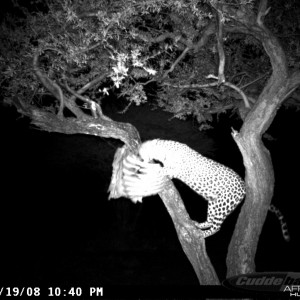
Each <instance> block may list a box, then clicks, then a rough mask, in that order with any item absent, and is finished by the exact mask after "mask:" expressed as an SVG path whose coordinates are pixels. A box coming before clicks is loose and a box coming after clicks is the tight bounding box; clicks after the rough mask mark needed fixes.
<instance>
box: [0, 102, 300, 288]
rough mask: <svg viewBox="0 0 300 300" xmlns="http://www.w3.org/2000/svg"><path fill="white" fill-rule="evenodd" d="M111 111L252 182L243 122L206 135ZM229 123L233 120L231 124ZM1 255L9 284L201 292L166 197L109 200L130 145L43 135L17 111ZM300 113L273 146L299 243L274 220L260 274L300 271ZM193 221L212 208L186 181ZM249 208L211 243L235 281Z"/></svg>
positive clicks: (5, 138) (290, 117)
mask: <svg viewBox="0 0 300 300" xmlns="http://www.w3.org/2000/svg"><path fill="white" fill-rule="evenodd" d="M116 111H117V109H116V108H115V107H112V106H108V107H106V113H107V114H108V115H110V116H111V117H113V118H114V119H115V120H119V121H127V122H131V123H132V124H133V125H135V126H136V127H137V129H138V130H139V132H140V134H141V137H142V139H143V140H147V139H153V138H162V139H172V140H177V141H180V142H184V143H186V144H188V145H189V146H191V147H192V148H194V149H196V150H197V151H199V152H200V153H202V154H203V155H206V156H208V157H210V158H213V159H215V160H217V161H219V162H221V163H223V164H225V165H227V166H229V167H231V168H233V169H234V170H235V171H237V172H238V173H239V174H240V175H241V176H244V168H243V164H242V158H241V155H240V153H239V150H238V148H237V146H236V145H235V144H234V141H233V139H232V138H231V135H230V131H231V127H234V128H235V129H239V124H238V122H236V121H235V120H234V119H230V122H229V121H228V118H227V116H224V117H221V119H220V121H219V123H216V127H215V129H213V130H209V131H207V132H206V133H201V132H199V131H198V130H197V125H196V124H195V122H194V121H193V120H189V121H187V122H183V121H180V120H174V119H173V120H172V121H168V118H170V117H171V115H169V114H167V113H164V112H160V111H152V110H151V109H150V108H149V107H148V106H146V105H145V106H143V107H140V108H134V107H133V108H131V109H130V110H129V111H128V113H127V114H125V115H120V114H117V113H116ZM225 120H227V121H225ZM0 121H1V140H2V143H1V151H2V155H1V178H2V179H1V192H2V193H1V209H0V214H1V216H0V231H1V256H0V264H1V268H0V276H1V278H2V280H14V282H17V281H18V282H25V281H29V282H31V281H34V282H42V283H47V282H53V281H55V282H57V283H58V284H74V283H78V284H89V285H91V284H96V283H97V284H98V285H99V283H101V284H102V285H110V284H111V285H123V284H125V285H132V284H134V285H145V284H146V285H166V284H167V285H175V284H176V285H197V284H198V282H197V278H196V275H195V273H194V271H193V269H192V266H191V264H190V263H189V261H188V260H187V258H186V256H185V254H184V253H183V251H182V249H181V246H180V244H179V241H178V239H177V236H176V232H175V229H174V227H173V224H172V221H171V218H170V216H169V215H168V213H167V211H166V209H165V207H164V205H163V203H162V201H161V200H160V198H159V197H158V196H155V197H149V198H145V199H144V201H143V203H142V204H133V203H132V202H131V201H130V200H128V199H124V198H121V199H114V200H110V201H108V200H107V198H108V197H107V196H108V194H107V192H106V191H107V188H108V185H109V182H110V177H111V165H112V160H113V155H114V153H115V151H116V148H117V147H119V146H121V145H122V144H121V142H119V141H116V140H113V139H101V138H98V137H91V136H84V135H72V136H71V135H62V134H56V133H47V132H43V131H40V130H38V129H35V128H33V127H32V125H30V124H29V120H28V119H27V118H21V117H20V115H18V114H17V113H16V111H15V110H14V109H11V108H3V109H1V118H0ZM299 125H300V122H299V113H295V112H293V111H290V110H284V109H280V110H279V111H278V114H277V116H276V118H275V120H274V122H273V124H272V126H271V128H270V130H269V131H268V133H269V134H270V135H271V136H272V137H273V138H274V140H273V141H269V140H265V143H266V145H267V147H268V148H269V149H270V151H271V154H272V158H273V163H274V168H275V176H276V183H275V195H274V199H273V203H274V204H275V205H276V206H277V207H279V208H280V209H281V211H282V212H283V213H284V215H285V218H286V220H287V222H288V226H289V230H290V234H291V241H290V242H289V243H286V242H285V241H284V240H283V237H282V234H281V229H280V225H279V222H278V220H277V219H276V217H275V216H274V215H273V214H271V213H269V214H268V217H267V219H266V222H265V225H264V228H263V232H262V235H261V238H260V242H259V245H258V251H257V256H256V263H257V271H294V272H297V271H299V246H297V241H298V233H297V231H298V228H299V226H298V212H299V195H298V187H299V182H298V179H299V175H298V170H299V153H300V152H299V149H300V146H299V145H298V143H297V142H298V136H299V132H298V129H299ZM175 183H176V186H177V187H178V189H179V191H180V194H181V195H182V197H183V200H184V202H185V204H186V207H187V210H188V212H189V214H190V216H191V217H192V218H193V219H195V220H198V221H204V220H205V218H206V207H207V203H206V201H205V200H203V199H201V197H199V196H198V195H197V194H196V193H195V192H193V191H192V190H191V189H189V188H188V187H187V186H185V185H184V184H182V183H181V182H179V181H176V182H175ZM238 212H239V208H238V209H237V210H236V211H235V212H234V213H232V214H231V215H230V216H229V217H228V219H227V220H226V221H225V222H224V224H223V226H222V228H221V230H220V231H219V232H218V233H217V234H215V235H214V236H212V237H209V238H207V240H206V241H207V252H208V255H209V257H210V259H211V261H212V263H213V265H214V267H215V269H216V271H217V273H218V275H219V276H220V279H221V280H222V279H224V278H225V274H226V265H225V261H226V260H225V259H226V254H227V248H228V244H229V241H230V237H231V234H232V231H233V229H234V224H235V221H236V218H237V216H238Z"/></svg>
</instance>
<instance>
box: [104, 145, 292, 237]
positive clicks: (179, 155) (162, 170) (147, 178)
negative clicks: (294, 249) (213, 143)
mask: <svg viewBox="0 0 300 300" xmlns="http://www.w3.org/2000/svg"><path fill="white" fill-rule="evenodd" d="M173 178H176V179H179V180H180V181H182V182H184V183H185V184H186V185H188V186H189V187H190V188H191V189H193V190H194V191H195V192H196V193H197V194H198V195H200V196H202V197H203V198H204V199H205V200H207V201H208V210H207V218H206V221H205V222H202V223H198V222H196V221H193V222H194V224H195V226H196V227H197V228H200V229H201V230H202V232H203V236H204V238H206V237H209V236H211V235H213V234H215V233H217V232H218V231H219V230H220V228H221V225H222V224H223V222H224V220H225V219H226V218H227V217H228V216H229V215H230V214H231V213H232V212H233V211H234V210H235V208H236V207H237V206H238V205H239V204H240V203H241V202H242V201H243V199H244V198H245V194H246V187H245V182H244V180H243V179H242V178H241V177H240V176H239V175H238V174H237V173H236V172H235V171H233V170H232V169H231V168H229V167H227V166H224V165H223V164H220V163H219V162H216V161H214V160H212V159H210V158H207V157H205V156H203V155H201V154H200V153H198V152H197V151H195V150H193V149H192V148H190V147H189V146H187V145H186V144H183V143H180V142H177V141H171V140H162V139H154V140H149V141H145V142H144V143H142V144H141V145H140V147H139V149H138V154H137V155H135V154H132V153H130V151H127V148H126V147H123V148H120V149H118V150H117V152H116V154H115V158H114V163H113V174H112V180H111V184H110V187H109V192H110V196H109V199H110V198H119V197H126V198H129V199H130V200H131V201H132V202H134V203H137V202H142V199H143V197H148V196H152V195H156V194H158V193H160V192H161V191H162V190H163V189H164V188H165V184H167V182H168V181H169V180H171V179H173ZM269 211H271V212H272V213H274V214H275V215H276V217H277V218H278V220H279V222H280V225H281V230H282V235H283V238H284V239H285V241H286V242H288V241H290V235H289V231H288V228H287V223H286V221H285V219H284V216H283V214H282V213H281V211H280V210H279V209H278V208H277V207H276V206H274V205H273V204H271V205H270V207H269Z"/></svg>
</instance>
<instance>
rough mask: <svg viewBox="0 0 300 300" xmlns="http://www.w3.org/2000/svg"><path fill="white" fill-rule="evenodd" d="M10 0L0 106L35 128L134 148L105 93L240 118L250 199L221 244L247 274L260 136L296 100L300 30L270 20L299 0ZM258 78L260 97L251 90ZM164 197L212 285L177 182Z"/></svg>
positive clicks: (258, 209)
mask: <svg viewBox="0 0 300 300" xmlns="http://www.w3.org/2000/svg"><path fill="white" fill-rule="evenodd" d="M12 3H13V5H14V8H15V9H16V12H15V13H14V14H7V15H6V16H5V19H4V21H3V22H2V30H1V40H2V43H1V69H2V75H1V87H2V97H3V103H5V104H9V105H13V106H15V107H16V108H17V110H18V112H19V113H20V114H22V115H24V116H27V117H29V118H30V119H31V122H32V123H33V124H34V125H36V126H37V127H39V128H41V129H42V130H46V131H52V132H62V133H65V134H73V133H83V134H90V135H95V136H101V137H111V138H115V139H120V140H121V141H123V142H124V144H125V148H123V149H125V150H124V152H123V153H122V155H121V156H120V159H121V160H122V159H123V157H124V156H126V155H127V153H128V152H129V151H132V152H133V153H136V152H137V149H138V145H139V143H140V137H139V133H138V132H137V130H136V129H135V128H134V127H133V126H132V125H131V124H129V123H118V122H115V121H113V120H111V119H110V118H108V117H107V116H105V115H104V114H103V112H102V109H101V99H104V98H105V97H106V96H107V95H108V94H113V95H115V96H118V97H123V98H124V99H126V100H127V101H128V103H129V104H128V106H127V108H128V107H129V105H132V104H136V105H140V104H142V103H145V102H147V101H149V102H151V103H153V104H155V105H156V106H157V107H160V108H163V109H164V110H167V111H169V112H172V113H173V114H174V117H177V118H181V119H185V118H187V117H188V116H193V117H195V118H196V119H197V121H198V122H199V129H200V130H203V129H206V128H209V127H210V126H211V125H210V123H211V121H212V120H213V116H214V115H219V114H220V113H223V112H227V111H234V112H236V113H237V114H238V115H239V117H240V118H241V119H242V120H243V125H242V127H241V129H240V131H239V132H236V131H234V132H233V138H234V140H235V141H236V143H237V145H238V147H239V149H240V151H241V153H242V156H243V161H244V165H245V168H246V178H245V181H246V186H247V197H246V200H245V204H244V205H243V208H242V211H241V213H240V216H239V219H238V222H237V224H236V227H235V231H234V233H233V237H232V240H231V243H230V246H229V252H228V256H227V268H228V272H227V276H233V275H238V274H243V273H249V272H253V271H255V263H254V257H255V253H256V248H257V243H258V240H259V235H260V233H261V229H262V225H263V223H264V221H265V218H266V214H267V210H268V207H269V205H270V202H271V199H272V195H273V188H274V174H273V167H272V162H271V158H270V154H269V152H268V150H267V149H266V147H265V146H264V144H263V142H262V139H261V138H262V135H263V134H264V133H265V131H266V130H267V129H268V127H269V126H270V124H271V123H272V121H273V119H274V117H275V115H276V111H277V109H278V108H279V106H280V105H281V104H282V103H283V102H284V101H285V100H286V99H288V97H290V96H293V98H290V100H289V102H287V104H289V105H293V106H295V107H297V105H298V103H297V100H298V99H299V95H298V94H297V88H298V86H299V84H300V71H299V61H300V60H299V55H300V54H299V51H297V49H298V48H299V42H298V41H296V40H295V39H292V38H291V36H292V35H297V34H299V21H298V20H297V18H289V22H287V23H285V25H279V24H278V23H276V20H277V21H278V20H280V19H283V18H286V15H287V14H290V15H294V16H297V13H299V5H298V6H297V5H296V1H293V0H289V1H286V2H285V3H279V1H276V0H273V1H270V6H268V5H267V1H266V0H261V1H260V2H259V3H256V2H255V1H244V0H240V1H238V0H236V1H235V0H232V1H224V2H221V1H214V0H210V1H197V0H189V1H186V0H180V1H174V0H164V1H156V0H152V1H132V0H128V1H127V0H119V1H110V0H103V1H95V0H89V1H85V2H84V5H83V2H82V1H80V0H74V1H68V0H65V1H62V2H61V1H56V0H51V1H47V2H45V3H43V2H41V1H39V0H36V1H32V4H31V5H30V6H28V7H24V6H22V5H21V4H20V3H21V2H18V1H13V2H12ZM271 7H272V9H271V10H270V8H271ZM295 7H296V8H295ZM273 8H274V10H273ZM282 8H284V10H282ZM281 26H282V27H283V28H281ZM268 27H271V28H272V31H273V32H271V31H270V30H269V29H268ZM282 34H284V36H283V37H282V38H284V39H285V44H284V46H282V45H281V44H280V43H279V41H278V37H279V35H282ZM295 49H296V50H295ZM33 71H34V72H33ZM228 78H229V79H228ZM37 79H38V80H37ZM41 83H42V84H41ZM254 84H255V87H257V86H258V89H259V93H252V90H251V87H252V86H254ZM48 92H50V93H51V94H52V95H53V96H54V99H52V101H49V100H48V98H46V97H45V95H47V93H48ZM127 108H126V109H127ZM126 109H125V110H124V111H123V112H124V113H125V112H126ZM160 196H161V198H162V200H163V202H164V204H165V206H166V208H167V210H168V212H169V214H170V216H171V218H172V220H173V222H174V226H175V228H176V231H177V234H178V238H179V241H180V242H181V245H182V248H183V250H184V252H185V253H186V255H187V257H188V258H189V260H190V262H191V263H192V265H193V267H194V270H195V272H196V274H197V276H198V279H199V282H200V283H201V284H218V283H219V279H218V276H217V274H216V272H215V271H214V269H213V267H212V265H211V263H210V260H209V257H208V256H207V254H206V249H205V242H204V239H203V238H202V233H201V231H200V230H199V229H197V228H196V227H195V226H194V224H193V222H192V221H191V219H190V218H189V215H188V214H187V212H186V210H185V208H184V205H183V202H182V200H181V198H180V196H179V194H178V192H177V191H176V189H175V187H174V185H173V184H172V183H170V184H169V185H168V186H167V187H166V189H165V190H164V191H163V192H161V193H160Z"/></svg>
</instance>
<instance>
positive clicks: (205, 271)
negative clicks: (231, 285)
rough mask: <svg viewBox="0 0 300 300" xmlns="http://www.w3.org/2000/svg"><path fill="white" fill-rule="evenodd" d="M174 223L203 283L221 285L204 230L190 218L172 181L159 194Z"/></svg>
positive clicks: (186, 252)
mask: <svg viewBox="0 0 300 300" xmlns="http://www.w3.org/2000/svg"><path fill="white" fill-rule="evenodd" d="M159 195H160V197H161V198H162V200H163V203H164V205H165V206H166V208H167V210H168V212H169V214H170V216H171V218H172V221H173V223H174V226H175V229H176V232H177V236H178V239H179V241H180V244H181V247H182V249H183V251H184V253H185V254H186V256H187V258H188V259H189V261H190V263H191V264H192V266H193V268H194V271H195V273H196V275H197V278H198V280H199V283H200V284H201V285H219V284H220V281H219V279H218V276H217V274H216V272H215V270H214V268H213V266H212V264H211V261H210V259H209V257H208V255H207V253H206V247H205V240H204V238H203V236H202V231H201V230H200V229H198V228H197V227H196V226H195V225H194V222H193V221H192V220H191V219H190V217H189V215H188V213H187V211H186V209H185V206H184V204H183V202H182V199H181V197H180V195H179V193H178V191H177V189H176V188H175V186H174V184H173V183H172V182H171V181H170V182H169V184H168V185H167V187H166V188H165V189H164V190H163V191H162V192H161V193H160V194H159Z"/></svg>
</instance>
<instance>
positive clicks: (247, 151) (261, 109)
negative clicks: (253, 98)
mask: <svg viewBox="0 0 300 300" xmlns="http://www.w3.org/2000/svg"><path fill="white" fill-rule="evenodd" d="M267 11H268V10H267V5H266V1H265V0H262V1H261V5H260V8H259V12H258V17H257V20H256V21H257V23H256V24H252V29H253V31H251V30H250V27H249V26H245V27H244V28H242V27H240V28H239V29H238V30H237V31H240V32H244V33H247V34H253V35H254V36H255V37H256V38H258V39H259V40H260V41H261V42H262V44H263V46H264V49H265V51H266V53H267V54H268V56H269V58H270V62H271V65H272V69H273V73H272V75H271V77H270V78H269V81H268V83H267V85H266V87H265V88H264V89H263V91H262V93H261V94H260V96H259V98H258V100H257V102H256V103H255V104H254V106H253V108H252V109H251V111H250V112H249V113H248V115H247V117H246V119H245V121H244V124H243V126H242V128H241V131H240V133H239V134H237V133H234V134H233V137H234V139H235V141H236V143H237V145H238V147H239V149H240V151H241V153H242V156H243V161H244V165H245V168H246V176H245V181H246V189H247V196H246V200H245V204H244V205H243V207H242V210H241V213H240V215H239V218H238V221H237V224H236V227H235V230H234V233H233V236H232V239H231V242H230V245H229V249H228V255H227V277H231V276H235V275H239V274H246V273H251V272H254V271H255V262H254V258H255V253H256V249H257V244H258V240H259V236H260V234H261V231H262V227H263V224H264V222H265V219H266V215H267V212H268V209H269V206H270V203H271V200H272V197H273V191H274V171H273V166H272V161H271V157H270V153H269V151H268V150H267V149H266V148H265V146H264V144H263V142H262V140H261V137H262V135H263V133H264V132H265V131H266V130H267V129H268V128H269V126H270V124H271V123H272V121H273V119H274V117H275V115H276V113H277V109H278V108H279V107H280V105H281V104H282V102H283V101H284V100H285V99H286V97H287V96H288V95H289V94H290V93H291V92H292V91H293V90H294V89H295V88H296V87H297V86H298V85H299V84H300V80H299V79H300V72H299V71H298V72H295V73H293V74H290V75H289V74H288V68H287V63H286V57H285V53H284V51H283V49H282V47H281V45H280V43H279V42H278V40H277V39H276V38H275V36H273V35H272V34H271V33H270V31H269V30H268V29H267V28H266V27H265V26H264V25H263V17H264V16H265V15H266V14H267ZM249 22H250V21H249V20H248V22H247V20H246V18H245V25H247V24H248V25H249Z"/></svg>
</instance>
